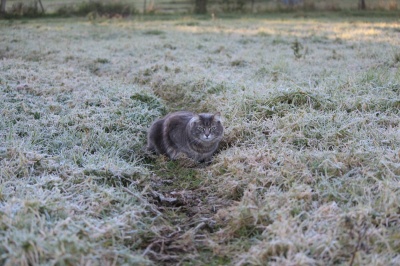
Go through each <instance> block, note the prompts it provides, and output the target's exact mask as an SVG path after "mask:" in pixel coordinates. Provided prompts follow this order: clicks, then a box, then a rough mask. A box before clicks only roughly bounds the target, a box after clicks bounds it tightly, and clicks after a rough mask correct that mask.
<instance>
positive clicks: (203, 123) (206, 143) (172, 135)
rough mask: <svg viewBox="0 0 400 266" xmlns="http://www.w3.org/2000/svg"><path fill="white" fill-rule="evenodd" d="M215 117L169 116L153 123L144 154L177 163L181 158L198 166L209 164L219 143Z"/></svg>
mask: <svg viewBox="0 0 400 266" xmlns="http://www.w3.org/2000/svg"><path fill="white" fill-rule="evenodd" d="M223 132H224V128H223V126H222V123H221V117H220V114H219V113H216V114H208V113H201V114H194V113H191V112H187V111H180V112H175V113H170V114H168V115H167V116H165V117H163V118H161V119H159V120H156V121H155V122H154V123H153V124H152V125H151V127H150V129H149V131H148V134H147V150H148V151H150V152H155V153H157V154H164V155H167V156H168V157H169V158H171V159H173V160H174V159H177V158H179V157H180V156H182V154H185V155H186V156H187V157H189V158H191V159H193V160H195V161H198V162H209V161H210V160H211V156H212V155H213V153H214V152H215V151H216V149H217V148H218V144H219V142H220V141H221V139H222V136H223Z"/></svg>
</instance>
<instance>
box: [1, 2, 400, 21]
mask: <svg viewBox="0 0 400 266" xmlns="http://www.w3.org/2000/svg"><path fill="white" fill-rule="evenodd" d="M0 1H1V13H2V14H3V15H7V16H14V17H15V16H41V15H44V14H45V15H54V16H88V15H90V16H105V17H126V16H131V15H135V14H189V13H209V14H218V13H263V12H288V11H297V10H303V11H343V10H344V11H351V10H380V11H382V10H387V11H393V10H398V7H399V4H400V0H86V1H81V0H0Z"/></svg>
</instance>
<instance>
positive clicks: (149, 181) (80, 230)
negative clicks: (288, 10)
mask: <svg viewBox="0 0 400 266" xmlns="http://www.w3.org/2000/svg"><path fill="white" fill-rule="evenodd" d="M295 16H296V14H286V15H280V16H272V17H258V18H235V19H218V18H217V19H214V20H204V19H201V20H200V19H196V18H191V17H182V18H176V19H168V20H156V21H152V20H147V19H145V20H95V21H90V22H89V21H86V20H84V19H47V20H21V21H0V31H1V38H0V60H1V61H0V90H1V93H0V115H1V117H2V118H1V119H0V264H2V265H37V264H41V265H54V264H56V265H89V264H90V265H122V264H124V263H126V264H127V265H147V264H172V265H175V264H177V263H181V264H186V265H202V264H203V265H226V264H231V265H249V264H254V265H266V264H268V265H332V264H344V265H397V264H400V256H399V255H398V254H400V234H399V226H400V185H399V184H400V183H399V181H400V148H399V147H400V116H399V109H400V70H399V66H400V59H399V58H400V52H399V51H400V49H399V48H400V38H399V37H400V36H399V33H400V22H399V20H398V18H384V17H380V18H371V19H366V18H354V17H346V18H340V17H337V16H336V17H328V18H326V17H325V18H317V17H311V18H306V19H304V18H299V17H297V18H296V17H295ZM179 109H187V110H192V111H199V112H200V111H209V112H214V111H220V112H221V113H222V114H223V116H224V121H225V127H226V134H225V138H224V140H223V142H222V144H221V149H220V150H219V152H218V154H216V156H215V158H214V161H213V163H212V164H211V165H208V166H200V167H195V168H187V167H185V166H183V165H181V164H180V163H179V162H170V161H168V160H166V159H165V158H163V157H158V158H146V157H144V155H143V153H142V151H141V148H142V146H143V145H145V134H146V130H147V128H148V126H149V125H150V123H151V121H153V120H154V119H155V118H157V117H160V116H162V115H164V114H165V113H167V112H170V111H174V110H179Z"/></svg>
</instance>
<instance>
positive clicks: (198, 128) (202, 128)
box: [197, 127, 206, 131]
mask: <svg viewBox="0 0 400 266" xmlns="http://www.w3.org/2000/svg"><path fill="white" fill-rule="evenodd" d="M197 130H199V131H204V130H206V129H205V128H204V127H197Z"/></svg>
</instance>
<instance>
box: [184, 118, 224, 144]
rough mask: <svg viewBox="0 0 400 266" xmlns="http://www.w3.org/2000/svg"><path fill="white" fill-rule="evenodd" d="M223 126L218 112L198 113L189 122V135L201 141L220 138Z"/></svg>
mask: <svg viewBox="0 0 400 266" xmlns="http://www.w3.org/2000/svg"><path fill="white" fill-rule="evenodd" d="M223 132H224V128H223V126H222V123H221V118H220V114H219V113H217V114H199V115H197V116H195V117H194V118H193V121H192V123H191V130H190V133H191V135H192V136H193V137H194V138H196V139H199V140H201V141H203V142H211V141H215V140H220V139H221V138H222V135H223Z"/></svg>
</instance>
